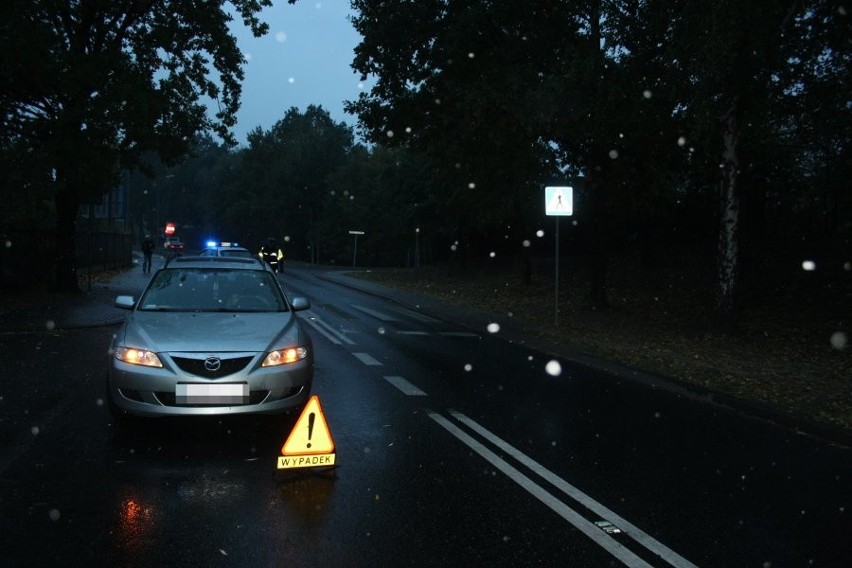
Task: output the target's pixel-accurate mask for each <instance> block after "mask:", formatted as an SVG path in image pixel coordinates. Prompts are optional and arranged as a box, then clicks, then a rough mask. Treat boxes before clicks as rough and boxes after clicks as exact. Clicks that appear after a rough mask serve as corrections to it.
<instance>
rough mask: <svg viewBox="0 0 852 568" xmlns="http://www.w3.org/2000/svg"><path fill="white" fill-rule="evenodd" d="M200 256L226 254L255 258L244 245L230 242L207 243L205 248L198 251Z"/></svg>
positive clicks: (228, 255)
mask: <svg viewBox="0 0 852 568" xmlns="http://www.w3.org/2000/svg"><path fill="white" fill-rule="evenodd" d="M199 255H200V256H227V257H233V256H236V257H240V258H255V256H254V255H253V254H252V253H251V251H250V250H248V249H247V248H245V247H241V246H239V245H236V244H232V243H227V242H224V243H221V244H210V243H208V246H207V248H205V249H203V250H202V251H201V252H200V253H199Z"/></svg>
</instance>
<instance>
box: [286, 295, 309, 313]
mask: <svg viewBox="0 0 852 568" xmlns="http://www.w3.org/2000/svg"><path fill="white" fill-rule="evenodd" d="M290 307H291V308H293V311H294V312H299V311H302V310H307V309H310V307H311V302H310V300H308V299H307V298H303V297H301V296H300V297H298V298H293V299H292V300H291V301H290Z"/></svg>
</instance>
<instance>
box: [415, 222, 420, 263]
mask: <svg viewBox="0 0 852 568" xmlns="http://www.w3.org/2000/svg"><path fill="white" fill-rule="evenodd" d="M414 266H416V267H418V268H419V267H420V227H417V228H416V229H414Z"/></svg>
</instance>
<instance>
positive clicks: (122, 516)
mask: <svg viewBox="0 0 852 568" xmlns="http://www.w3.org/2000/svg"><path fill="white" fill-rule="evenodd" d="M282 281H283V282H284V284H285V288H286V289H287V290H288V292H289V293H290V295H291V296H294V295H303V296H307V297H308V298H309V299H310V300H311V303H312V307H311V309H310V310H309V311H307V312H300V314H301V315H302V317H303V318H304V319H305V321H306V322H307V323H308V329H309V330H310V331H311V333H312V335H313V337H314V342H315V350H316V360H317V367H316V374H315V383H314V394H316V395H318V397H319V399H320V401H321V404H322V408H323V410H324V413H325V417H326V421H327V425H328V429H329V431H330V433H331V436H332V437H333V440H334V443H335V453H336V460H337V463H338V467H337V468H336V469H335V470H334V471H333V472H332V474H331V475H328V474H322V473H318V474H307V472H306V474H305V475H298V476H296V477H294V478H290V479H282V478H281V476H280V475H278V474H277V473H276V463H277V458H278V456H279V455H280V454H281V446H282V445H283V443H284V441H285V440H286V438H287V436H288V434H289V433H290V430H291V429H292V428H293V426H294V423H295V421H296V419H297V418H298V417H297V416H285V417H272V418H269V417H267V418H262V419H250V418H241V419H236V420H235V419H233V418H229V419H227V420H220V419H200V420H178V419H175V420H165V419H164V420H158V421H154V422H151V423H150V424H146V425H145V426H143V427H142V428H136V429H133V430H130V431H123V430H119V429H117V428H115V427H114V426H113V425H112V424H111V423H110V419H109V415H108V413H107V410H106V408H105V407H104V406H103V398H102V397H103V380H104V375H105V366H106V364H107V357H108V355H107V352H106V351H107V347H108V345H109V339H110V336H111V334H112V333H113V331H114V330H115V327H114V326H104V327H94V328H88V329H73V330H59V331H57V330H45V331H43V332H26V333H14V334H12V333H9V334H4V335H3V336H2V338H0V357H2V360H3V361H4V362H5V363H4V365H3V367H4V371H3V387H2V390H3V392H2V396H3V398H2V401H0V402H2V404H3V405H4V407H5V408H4V414H3V416H7V417H10V418H8V419H7V420H6V421H5V425H4V428H3V429H2V432H3V433H4V437H3V442H4V445H5V446H6V448H5V450H4V453H3V454H2V455H3V458H4V461H3V462H2V463H3V464H4V465H3V468H2V470H0V471H2V475H1V476H0V503H2V506H0V523H2V525H1V526H2V527H3V530H2V533H0V564H2V565H4V566H59V565H61V566H92V565H107V564H109V565H116V566H119V565H120V566H154V565H168V566H176V565H198V566H202V565H203V566H375V565H383V566H385V565H387V566H395V565H399V566H401V565H405V566H463V565H464V566H468V565H488V566H513V567H514V566H595V567H596V566H757V567H764V568H769V567H773V568H776V567H780V566H843V565H846V563H848V561H849V559H850V558H852V545H850V542H849V535H850V534H852V521H850V515H849V506H850V497H852V491H850V489H849V488H850V487H852V483H850V479H849V475H850V472H852V452H850V450H849V448H847V447H843V446H841V445H837V444H834V443H831V442H827V441H825V440H821V439H819V438H815V437H811V436H806V435H801V434H797V433H794V432H791V431H789V430H786V429H784V428H781V427H779V426H776V425H773V424H771V423H768V422H764V421H761V420H758V419H753V418H749V417H748V416H744V415H742V414H739V413H735V412H730V411H727V410H725V409H723V408H720V407H718V406H712V405H708V404H705V403H702V402H701V401H699V400H694V399H692V398H688V397H683V396H680V395H678V394H676V393H672V392H669V391H666V390H664V389H655V388H649V387H648V386H646V385H642V384H637V383H635V382H633V381H631V380H629V379H625V378H621V377H619V376H616V375H611V374H607V373H603V372H600V371H592V370H590V369H588V368H584V367H582V366H580V365H578V364H576V363H572V362H571V361H567V360H560V359H558V358H554V357H552V356H549V355H546V354H544V353H542V352H538V351H536V350H534V349H532V348H530V347H528V346H526V345H523V344H521V343H519V342H514V341H507V340H506V338H505V337H503V336H501V331H500V330H499V329H497V328H496V327H491V328H489V327H488V326H487V325H484V326H482V328H471V327H465V326H461V325H458V324H456V323H452V322H450V321H447V320H444V319H441V318H438V317H435V316H434V315H433V314H429V313H426V312H423V311H421V310H419V309H418V308H417V306H405V305H401V304H398V303H395V302H392V301H389V300H387V299H385V298H382V297H378V296H373V295H369V294H364V293H362V292H360V291H358V290H355V289H351V288H348V287H344V286H341V285H339V284H337V283H335V282H332V281H329V280H327V279H325V278H324V277H323V272H322V271H321V270H316V269H301V268H300V269H294V268H288V269H287V270H285V274H283V275H282Z"/></svg>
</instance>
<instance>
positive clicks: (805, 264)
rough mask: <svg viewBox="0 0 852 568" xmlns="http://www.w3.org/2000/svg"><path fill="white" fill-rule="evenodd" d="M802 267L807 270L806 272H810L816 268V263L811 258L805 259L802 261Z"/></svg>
mask: <svg viewBox="0 0 852 568" xmlns="http://www.w3.org/2000/svg"><path fill="white" fill-rule="evenodd" d="M802 269H803V270H807V271H808V272H812V271H814V270H816V263H815V262H814V261H812V260H806V261H804V262H802Z"/></svg>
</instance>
